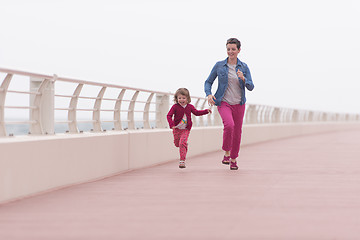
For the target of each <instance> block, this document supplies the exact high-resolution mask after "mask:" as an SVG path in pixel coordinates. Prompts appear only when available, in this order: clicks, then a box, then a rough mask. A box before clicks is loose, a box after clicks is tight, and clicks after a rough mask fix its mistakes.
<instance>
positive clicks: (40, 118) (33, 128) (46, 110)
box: [30, 75, 57, 134]
mask: <svg viewBox="0 0 360 240" xmlns="http://www.w3.org/2000/svg"><path fill="white" fill-rule="evenodd" d="M56 78H57V76H56V75H55V76H54V79H52V80H50V79H42V78H35V77H30V92H37V93H38V94H36V95H33V94H31V95H30V107H32V108H31V109H30V121H33V123H32V124H30V133H31V134H54V133H55V128H54V81H55V80H56Z"/></svg>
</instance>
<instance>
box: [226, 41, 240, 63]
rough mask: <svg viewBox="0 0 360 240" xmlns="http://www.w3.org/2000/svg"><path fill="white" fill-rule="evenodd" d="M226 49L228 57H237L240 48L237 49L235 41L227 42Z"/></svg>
mask: <svg viewBox="0 0 360 240" xmlns="http://www.w3.org/2000/svg"><path fill="white" fill-rule="evenodd" d="M226 51H227V54H228V56H229V58H230V59H237V56H238V54H239V53H240V49H237V47H236V44H235V43H229V44H227V45H226Z"/></svg>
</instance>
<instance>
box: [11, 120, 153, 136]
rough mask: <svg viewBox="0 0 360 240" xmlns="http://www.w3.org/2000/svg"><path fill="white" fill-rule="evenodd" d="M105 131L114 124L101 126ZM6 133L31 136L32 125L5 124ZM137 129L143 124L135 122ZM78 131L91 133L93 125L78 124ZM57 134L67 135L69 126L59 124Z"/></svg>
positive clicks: (125, 125) (123, 125)
mask: <svg viewBox="0 0 360 240" xmlns="http://www.w3.org/2000/svg"><path fill="white" fill-rule="evenodd" d="M101 127H102V129H103V130H106V131H111V130H114V123H109V122H105V123H102V124H101ZM150 127H151V128H155V121H150ZM5 128H6V133H7V135H9V136H21V135H28V134H30V125H29V124H5ZM122 128H123V129H124V130H126V129H127V128H128V124H127V122H123V123H122ZM135 128H136V129H142V128H144V124H143V122H141V121H139V122H136V121H135ZM78 129H79V131H80V132H81V131H82V132H91V131H92V129H93V125H92V124H91V123H78ZM54 130H55V133H66V132H67V131H68V130H69V127H68V124H66V123H59V124H55V126H54Z"/></svg>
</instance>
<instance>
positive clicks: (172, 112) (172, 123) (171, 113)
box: [166, 105, 175, 128]
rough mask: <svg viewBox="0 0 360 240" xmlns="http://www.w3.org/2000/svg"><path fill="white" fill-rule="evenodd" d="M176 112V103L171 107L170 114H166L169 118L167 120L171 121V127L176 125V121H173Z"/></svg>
mask: <svg viewBox="0 0 360 240" xmlns="http://www.w3.org/2000/svg"><path fill="white" fill-rule="evenodd" d="M174 114H175V107H174V105H173V106H172V107H171V108H170V110H169V112H168V114H167V115H166V118H167V121H168V123H169V127H170V128H173V127H175V123H174V121H173V119H172V116H173V115H174Z"/></svg>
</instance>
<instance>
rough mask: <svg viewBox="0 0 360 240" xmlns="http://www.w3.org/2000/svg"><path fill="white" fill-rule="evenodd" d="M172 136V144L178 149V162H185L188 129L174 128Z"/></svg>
mask: <svg viewBox="0 0 360 240" xmlns="http://www.w3.org/2000/svg"><path fill="white" fill-rule="evenodd" d="M173 134H174V144H175V146H176V147H178V148H179V152H180V160H185V159H186V154H187V150H188V147H187V146H188V144H187V141H188V138H189V134H190V131H189V130H188V129H178V128H174V129H173Z"/></svg>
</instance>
